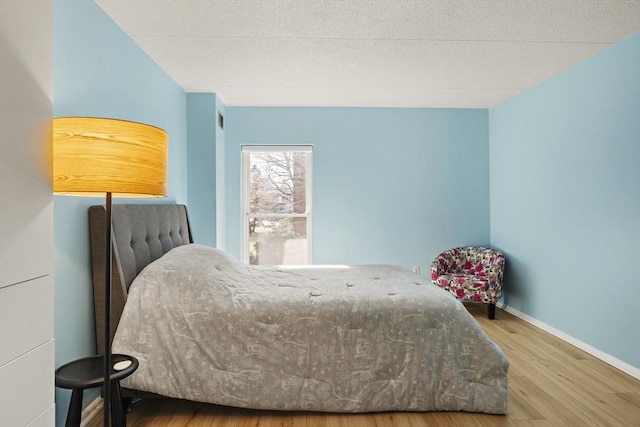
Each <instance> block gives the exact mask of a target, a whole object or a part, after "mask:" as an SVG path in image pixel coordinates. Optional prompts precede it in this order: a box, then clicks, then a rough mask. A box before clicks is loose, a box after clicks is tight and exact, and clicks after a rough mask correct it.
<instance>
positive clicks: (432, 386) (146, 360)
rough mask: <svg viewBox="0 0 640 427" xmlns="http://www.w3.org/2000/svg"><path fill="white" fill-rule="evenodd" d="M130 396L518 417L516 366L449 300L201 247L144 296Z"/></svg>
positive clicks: (123, 325)
mask: <svg viewBox="0 0 640 427" xmlns="http://www.w3.org/2000/svg"><path fill="white" fill-rule="evenodd" d="M113 351H114V353H126V354H131V355H133V356H135V357H137V358H138V360H139V361H140V367H139V368H138V370H137V371H136V372H135V373H134V374H133V375H132V376H131V377H130V378H127V379H126V380H124V381H123V385H124V386H126V387H129V388H133V389H137V390H142V391H149V392H154V393H158V394H161V395H164V396H169V397H176V398H183V399H188V400H194V401H201V402H211V403H216V404H221V405H228V406H237V407H247V408H255V409H278V410H310V411H331V412H370V411H470V412H486V413H492V414H503V413H506V411H507V369H508V366H509V362H508V361H507V359H506V357H505V355H504V353H503V352H502V350H501V349H500V348H499V347H498V346H497V345H496V344H494V343H493V342H492V341H491V340H490V339H489V338H488V337H487V335H486V334H485V333H484V331H483V330H482V329H481V328H480V326H479V325H478V323H477V322H476V321H475V319H473V317H472V316H471V315H470V314H469V313H468V312H467V310H466V309H465V308H464V306H463V305H462V304H461V303H460V302H458V301H457V300H456V299H455V298H453V297H452V296H451V295H449V294H448V293H447V292H445V291H443V290H441V289H439V288H438V287H436V286H434V285H432V284H431V283H430V282H429V281H427V280H426V279H424V278H421V277H419V276H417V275H415V274H413V273H411V272H410V271H408V270H407V269H404V268H400V267H394V266H354V267H333V268H284V267H257V266H247V265H243V264H240V263H238V262H237V261H235V260H234V259H233V258H231V257H229V256H228V255H226V254H225V253H224V252H222V251H219V250H217V249H213V248H209V247H206V246H201V245H197V244H192V245H186V246H181V247H178V248H175V249H173V250H171V251H170V252H168V253H167V254H165V255H164V256H163V257H162V258H160V259H158V260H157V261H155V262H153V263H152V264H150V265H149V266H147V267H146V269H145V270H144V271H143V272H141V273H140V275H139V276H138V277H137V278H136V279H135V281H134V282H133V284H132V285H131V288H130V291H129V296H128V300H127V303H126V306H125V309H124V313H123V315H122V318H121V320H120V324H119V326H118V330H117V333H116V337H115V339H114V343H113Z"/></svg>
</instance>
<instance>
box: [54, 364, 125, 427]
mask: <svg viewBox="0 0 640 427" xmlns="http://www.w3.org/2000/svg"><path fill="white" fill-rule="evenodd" d="M111 366H112V369H111V374H110V375H111V376H110V378H111V387H110V388H111V393H110V395H111V420H112V421H111V422H112V423H113V425H114V426H122V427H125V426H126V425H127V419H126V415H125V413H124V408H123V406H122V395H121V394H120V380H122V379H123V378H126V377H128V376H129V375H131V374H132V373H133V372H134V371H135V370H136V369H138V359H136V358H135V357H133V356H127V355H125V354H112V355H111ZM103 369H104V358H103V357H102V356H90V357H85V358H83V359H78V360H74V361H72V362H69V363H67V364H65V365H62V366H60V367H59V368H58V369H56V387H60V388H67V389H71V390H73V391H72V393H71V402H70V403H69V412H68V413H67V422H66V424H65V427H79V426H80V418H81V417H82V394H83V391H84V389H86V388H93V387H101V386H102V385H103V383H104V374H103V372H104V370H103Z"/></svg>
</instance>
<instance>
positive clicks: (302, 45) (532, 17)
mask: <svg viewBox="0 0 640 427" xmlns="http://www.w3.org/2000/svg"><path fill="white" fill-rule="evenodd" d="M97 3H98V4H99V5H100V7H102V9H104V10H105V12H106V13H107V14H108V15H109V16H111V18H112V19H113V20H114V21H115V22H116V23H117V24H118V25H119V26H120V27H121V28H122V29H123V30H124V31H125V32H126V33H127V34H129V35H130V36H131V37H132V38H133V39H134V40H135V41H136V42H137V43H138V44H139V45H140V46H141V48H142V49H143V50H145V51H146V52H147V53H148V54H149V55H150V56H151V57H152V58H153V59H154V60H155V61H156V62H157V63H158V64H159V65H160V67H162V68H163V69H164V70H165V71H166V72H167V73H168V74H169V75H170V76H171V77H172V78H173V79H174V80H175V81H176V82H177V83H178V84H179V85H180V86H181V87H182V88H184V90H186V91H187V92H215V93H217V94H218V96H219V97H220V98H221V99H222V101H223V102H224V103H225V104H226V105H229V106H238V105H243V106H264V105H268V106H275V105H277V106H376V107H464V108H489V107H493V106H495V105H497V104H499V103H501V102H503V101H505V100H507V99H508V98H510V97H512V96H514V95H516V94H518V93H520V92H522V91H523V90H525V89H527V88H529V87H531V86H532V85H535V84H536V83H539V82H541V81H542V80H544V79H546V78H548V77H550V76H552V75H554V74H556V73H558V72H560V71H562V70H564V69H566V68H567V67H569V66H571V65H573V64H575V63H577V62H580V61H582V60H584V59H586V58H588V57H589V56H591V55H593V54H595V53H596V52H599V51H601V50H603V49H605V48H606V47H608V46H609V45H611V44H613V43H615V42H617V41H619V40H621V39H623V38H624V37H626V36H628V35H630V34H632V33H634V32H636V31H638V30H640V0H629V1H627V0H599V1H590V0H441V1H437V0H434V1H429V0H209V1H196V0H97Z"/></svg>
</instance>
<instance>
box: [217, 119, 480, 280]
mask: <svg viewBox="0 0 640 427" xmlns="http://www.w3.org/2000/svg"><path fill="white" fill-rule="evenodd" d="M226 113H227V115H226V122H227V126H226V144H225V149H226V153H225V166H226V174H225V179H226V222H227V227H226V231H227V236H226V250H227V251H228V252H229V253H231V254H232V255H234V256H236V257H238V258H240V248H241V245H240V243H241V241H240V240H241V229H240V222H239V218H240V164H241V163H240V150H241V146H242V145H243V144H312V145H313V162H314V165H313V262H314V263H318V264H327V263H328V264H334V263H340V264H372V263H384V264H397V265H402V266H405V267H409V268H410V267H411V266H414V265H420V266H421V267H422V273H423V274H426V272H427V271H426V270H427V268H426V267H427V266H428V265H429V264H430V262H431V259H432V258H433V257H434V256H435V255H436V254H437V253H439V252H440V251H442V250H443V249H446V248H449V247H451V246H455V245H466V244H485V245H486V244H488V243H489V145H488V144H489V141H488V112H487V111H486V110H457V109H398V108H259V107H256V108H247V107H227V108H226Z"/></svg>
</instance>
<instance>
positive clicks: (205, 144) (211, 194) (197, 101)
mask: <svg viewBox="0 0 640 427" xmlns="http://www.w3.org/2000/svg"><path fill="white" fill-rule="evenodd" d="M216 99H217V97H216V95H215V94H213V93H189V94H187V137H188V141H189V142H188V148H187V152H188V155H187V159H188V160H187V164H188V173H187V177H188V188H187V194H188V199H189V206H188V213H189V223H190V226H191V231H192V233H193V240H194V242H196V243H200V244H203V245H207V246H213V247H215V246H216V117H217V112H216Z"/></svg>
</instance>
